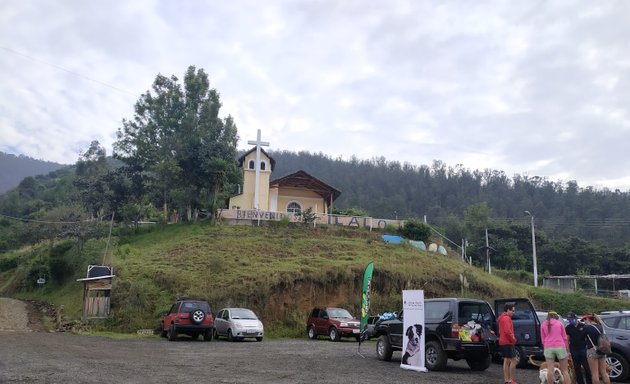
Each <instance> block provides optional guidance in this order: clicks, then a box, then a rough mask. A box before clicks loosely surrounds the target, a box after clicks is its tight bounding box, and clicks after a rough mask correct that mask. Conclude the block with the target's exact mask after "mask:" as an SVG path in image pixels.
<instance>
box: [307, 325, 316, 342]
mask: <svg viewBox="0 0 630 384" xmlns="http://www.w3.org/2000/svg"><path fill="white" fill-rule="evenodd" d="M308 338H309V339H311V340H315V339H317V332H315V328H313V326H312V325H311V326H310V327H308Z"/></svg>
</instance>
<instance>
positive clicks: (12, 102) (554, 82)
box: [0, 0, 630, 190]
mask: <svg viewBox="0 0 630 384" xmlns="http://www.w3.org/2000/svg"><path fill="white" fill-rule="evenodd" d="M586 5H588V6H586ZM2 8H3V13H2V14H0V51H1V52H2V55H0V70H1V71H2V73H3V74H5V75H4V76H3V80H2V83H1V84H2V92H0V112H1V114H2V117H0V130H1V133H2V140H1V141H0V150H3V151H7V152H11V153H22V154H25V155H29V156H33V157H36V158H42V159H46V160H52V161H59V162H64V163H71V162H74V161H76V159H77V157H78V155H79V154H80V153H81V151H83V150H85V149H86V148H87V147H88V145H89V143H90V142H91V141H92V140H95V139H96V140H99V141H100V142H101V143H102V144H104V145H105V146H106V147H108V150H110V152H111V144H112V143H113V141H114V140H115V132H116V129H117V128H118V127H119V126H120V121H121V120H122V119H123V118H131V117H132V116H133V104H134V103H135V101H136V100H137V99H138V97H139V96H140V94H141V93H143V92H145V91H146V90H148V89H149V88H150V86H151V83H152V82H153V80H154V79H155V76H156V75H157V74H158V73H162V74H165V75H171V74H175V75H176V76H178V77H180V78H181V77H182V75H183V73H184V71H185V69H186V68H187V66H188V65H196V66H197V67H201V68H204V69H205V70H206V72H208V73H209V75H210V79H211V82H212V85H213V86H214V87H215V88H217V90H218V91H219V92H220V93H221V97H222V101H223V103H224V108H223V112H224V114H225V115H227V114H231V115H232V116H233V117H234V118H235V120H236V124H237V126H238V127H239V134H240V136H241V142H240V145H241V147H242V148H246V146H247V145H246V142H247V140H250V139H253V138H254V137H255V135H256V130H257V129H261V130H262V133H263V138H264V139H265V140H267V141H270V142H271V148H272V149H288V150H308V151H311V152H322V153H325V154H329V155H331V156H333V157H338V156H342V157H343V158H346V159H349V158H350V157H351V156H353V155H355V156H357V157H359V158H373V157H379V156H384V157H385V158H387V159H388V160H391V161H399V162H401V163H404V162H408V163H411V164H416V165H420V164H428V165H430V164H431V163H432V162H433V160H436V159H438V160H442V161H444V162H445V163H446V164H448V165H451V166H455V165H456V164H462V165H463V166H464V167H466V168H470V169H485V168H491V169H498V170H504V171H505V172H506V174H508V175H514V174H517V173H518V174H526V175H529V176H543V177H548V178H550V179H551V180H552V181H557V180H564V181H567V180H577V181H578V183H579V184H580V185H581V186H586V185H596V186H598V187H604V186H606V187H610V188H613V189H614V188H621V189H623V190H628V189H630V175H629V176H626V175H627V171H626V170H627V169H628V168H629V165H630V164H629V163H630V160H628V159H626V156H625V150H626V149H625V146H626V145H625V143H626V142H627V141H628V139H629V138H630V119H629V116H628V112H627V101H628V96H630V95H629V94H628V93H629V92H630V91H629V90H630V87H628V81H629V80H628V73H629V68H630V54H629V53H628V52H630V49H629V48H630V47H629V46H628V45H629V44H630V42H629V40H628V39H626V38H625V36H628V32H630V31H629V29H630V23H629V21H630V20H628V19H629V16H628V15H630V12H628V11H629V10H630V9H629V8H630V5H629V4H628V3H627V2H624V1H609V2H605V3H601V4H600V3H598V4H593V3H584V2H580V1H570V0H567V1H562V2H546V1H540V2H523V3H515V2H512V1H493V2H486V3H474V2H472V3H471V2H441V1H435V2H430V1H424V2H417V1H403V0H397V1H392V2H388V3H387V4H385V3H380V2H373V1H346V2H338V1H300V2H283V1H270V2H264V3H261V2H258V1H246V0H236V1H231V2H219V3H212V4H211V3H203V2H174V1H159V0H154V1H150V0H144V1H135V2H122V1H113V2H107V3H103V2H82V1H78V0H66V1H62V2H39V3H33V2H8V1H3V3H2Z"/></svg>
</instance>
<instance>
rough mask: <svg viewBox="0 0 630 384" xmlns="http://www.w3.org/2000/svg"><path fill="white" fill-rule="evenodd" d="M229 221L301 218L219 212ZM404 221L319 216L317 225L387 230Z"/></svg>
mask: <svg viewBox="0 0 630 384" xmlns="http://www.w3.org/2000/svg"><path fill="white" fill-rule="evenodd" d="M219 215H220V216H221V217H222V218H223V219H227V220H263V221H279V220H282V219H283V218H284V217H288V218H289V220H290V221H292V222H299V221H300V219H301V218H300V216H296V215H293V214H290V213H286V212H272V211H259V210H256V209H223V210H221V211H220V212H219ZM403 224H404V221H403V220H387V219H375V218H373V217H366V216H343V215H317V216H316V219H315V225H338V226H344V227H356V228H385V226H387V225H394V226H400V225H403Z"/></svg>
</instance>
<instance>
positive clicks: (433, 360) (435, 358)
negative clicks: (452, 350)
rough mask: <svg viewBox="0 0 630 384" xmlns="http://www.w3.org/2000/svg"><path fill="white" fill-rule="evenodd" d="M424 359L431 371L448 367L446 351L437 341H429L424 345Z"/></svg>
mask: <svg viewBox="0 0 630 384" xmlns="http://www.w3.org/2000/svg"><path fill="white" fill-rule="evenodd" d="M424 357H425V359H424V361H425V364H426V366H427V369H428V370H430V371H442V370H444V368H446V361H447V358H446V353H445V352H444V350H443V349H442V346H441V345H440V343H438V342H437V341H429V342H428V343H426V344H425V347H424Z"/></svg>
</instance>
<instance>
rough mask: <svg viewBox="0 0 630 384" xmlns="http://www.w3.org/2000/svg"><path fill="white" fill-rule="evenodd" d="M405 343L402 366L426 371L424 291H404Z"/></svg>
mask: <svg viewBox="0 0 630 384" xmlns="http://www.w3.org/2000/svg"><path fill="white" fill-rule="evenodd" d="M402 301H403V331H404V334H403V345H402V358H401V360H400V367H401V368H404V369H411V370H414V371H419V372H426V371H427V369H426V367H425V366H424V332H423V331H424V291H422V290H413V291H403V292H402Z"/></svg>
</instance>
